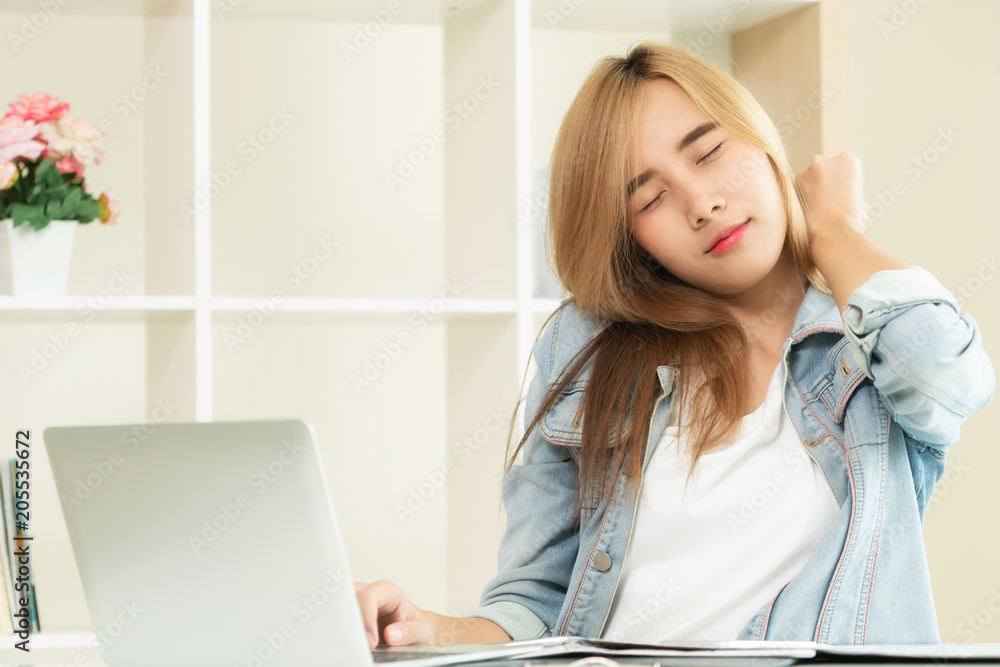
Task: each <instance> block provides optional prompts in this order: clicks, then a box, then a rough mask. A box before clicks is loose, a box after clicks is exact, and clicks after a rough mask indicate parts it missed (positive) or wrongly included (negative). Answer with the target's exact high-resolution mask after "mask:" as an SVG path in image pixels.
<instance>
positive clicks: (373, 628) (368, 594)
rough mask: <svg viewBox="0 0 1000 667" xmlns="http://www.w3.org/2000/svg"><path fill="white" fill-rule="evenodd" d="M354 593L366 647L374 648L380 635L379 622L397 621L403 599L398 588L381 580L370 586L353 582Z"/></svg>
mask: <svg viewBox="0 0 1000 667" xmlns="http://www.w3.org/2000/svg"><path fill="white" fill-rule="evenodd" d="M354 591H355V593H356V594H357V597H358V607H359V608H360V609H361V620H362V621H364V624H365V632H366V633H367V634H368V646H369V648H375V647H376V646H378V643H379V637H380V634H381V633H380V630H381V628H380V626H379V621H380V620H381V621H382V623H383V625H385V624H388V623H391V622H393V621H395V620H397V618H396V614H397V611H398V610H399V607H400V603H401V602H402V600H403V599H405V598H404V597H403V594H402V591H400V590H399V587H397V586H396V585H395V584H393V583H392V582H389V581H385V580H382V579H380V580H378V581H376V582H375V583H372V584H361V583H358V582H354ZM386 643H388V642H386Z"/></svg>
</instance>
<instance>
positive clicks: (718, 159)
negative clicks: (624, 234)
mask: <svg viewBox="0 0 1000 667" xmlns="http://www.w3.org/2000/svg"><path fill="white" fill-rule="evenodd" d="M637 129H638V132H637V136H636V144H635V145H634V147H633V151H632V165H633V170H632V172H631V175H630V179H629V182H630V185H629V189H630V190H631V191H632V192H631V195H630V196H629V200H628V211H629V228H630V229H631V230H632V234H633V235H634V236H635V238H636V240H637V241H638V242H639V245H641V246H642V247H643V248H644V249H645V250H646V252H648V253H649V254H650V255H652V256H653V257H654V258H655V259H656V260H657V261H659V263H660V264H661V265H662V266H663V267H664V268H665V269H667V271H669V272H670V273H671V274H673V275H674V276H676V277H677V278H679V279H681V280H682V281H684V282H686V283H688V284H689V285H692V286H694V287H697V288H699V289H702V290H704V291H706V292H709V293H712V294H715V295H718V296H725V295H737V294H739V293H741V292H744V291H745V290H748V289H750V288H752V287H753V286H754V285H756V284H757V283H759V282H760V281H761V280H762V279H763V278H764V277H765V276H767V275H768V274H769V273H770V272H771V271H772V269H774V268H775V265H776V264H777V262H778V258H779V255H781V251H782V248H783V247H784V241H785V231H786V228H787V225H788V220H787V216H786V214H785V209H784V206H783V204H782V201H781V191H780V189H779V188H778V183H777V181H776V179H775V176H774V172H773V170H772V169H771V165H770V162H769V161H768V159H767V155H766V154H765V153H764V152H763V151H761V150H759V149H757V148H756V147H754V146H751V145H749V144H747V143H746V142H744V141H742V140H740V139H738V138H737V137H735V136H734V135H732V134H730V133H729V132H727V131H726V130H724V129H722V128H721V127H716V128H714V129H712V128H711V124H710V121H709V119H708V117H706V116H705V114H704V113H702V112H701V110H700V109H699V108H698V107H697V105H695V103H694V101H693V100H692V99H691V98H690V97H689V96H688V94H687V93H686V92H684V89H683V88H681V87H680V86H679V85H677V84H676V83H675V82H674V81H672V80H669V79H656V80H654V81H651V82H649V83H647V84H646V86H645V89H644V96H643V101H642V103H641V105H640V108H639V116H638V128H637ZM741 225H742V227H740V228H739V229H737V231H736V232H735V234H734V235H733V236H731V237H729V239H728V240H727V241H724V242H722V243H720V244H719V245H717V246H715V247H714V249H713V244H714V243H715V240H716V239H717V238H718V237H719V235H720V234H723V233H725V232H727V231H728V230H730V229H732V228H734V227H737V226H741Z"/></svg>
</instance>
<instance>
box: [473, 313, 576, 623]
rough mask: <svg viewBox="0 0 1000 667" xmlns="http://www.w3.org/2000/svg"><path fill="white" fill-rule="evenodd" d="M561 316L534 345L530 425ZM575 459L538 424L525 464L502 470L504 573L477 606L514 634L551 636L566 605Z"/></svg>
mask: <svg viewBox="0 0 1000 667" xmlns="http://www.w3.org/2000/svg"><path fill="white" fill-rule="evenodd" d="M560 317H562V313H559V314H557V315H556V316H555V317H553V318H552V320H550V326H549V327H547V329H546V331H545V333H544V334H543V335H542V336H541V337H540V338H539V340H538V342H536V343H535V346H534V348H533V357H534V359H535V362H536V365H537V367H538V372H537V374H536V375H535V377H534V379H533V380H532V382H531V384H530V386H529V389H528V395H527V399H526V411H525V414H524V424H525V426H527V425H528V424H530V423H531V419H532V418H533V417H534V415H535V413H536V411H537V410H538V406H539V405H541V402H542V399H543V398H544V396H545V392H546V391H547V390H548V385H549V374H550V349H551V347H552V344H553V330H554V329H555V330H558V326H557V323H558V318H560ZM577 470H578V467H577V463H576V460H575V458H574V457H572V456H571V455H570V452H569V449H568V448H567V447H564V446H561V445H554V444H552V443H550V442H548V441H547V440H545V439H543V438H542V437H541V435H540V433H539V428H538V427H537V426H536V427H535V428H534V429H533V430H532V432H531V434H530V437H529V438H528V439H527V440H526V441H525V444H524V447H523V448H522V450H521V462H519V463H517V464H515V465H513V466H511V469H510V470H509V471H508V472H507V474H506V475H505V476H504V480H503V485H502V497H503V504H504V509H505V510H506V512H507V518H508V523H507V528H506V530H505V531H504V534H503V538H502V539H501V542H500V549H499V557H498V561H499V571H498V574H497V575H496V576H495V577H494V578H493V579H491V580H490V581H489V582H488V583H487V584H486V587H485V589H484V590H483V594H482V598H481V600H480V603H479V606H478V607H477V608H476V609H473V610H472V611H470V612H468V613H466V614H465V616H467V617H468V616H475V617H479V618H486V619H489V620H491V621H493V622H494V623H496V624H497V625H499V626H500V627H501V628H503V629H504V631H505V632H506V633H507V634H508V635H510V636H511V638H512V639H514V640H521V639H534V638H537V637H542V636H545V635H548V634H551V629H552V626H553V625H554V624H555V622H556V620H557V618H558V615H559V612H560V610H561V609H562V604H563V601H564V599H565V597H566V591H567V589H568V586H569V578H570V573H571V571H572V569H573V564H574V562H575V560H576V554H577V551H578V548H579V535H578V532H577V531H576V530H573V529H569V524H570V514H571V511H572V505H573V494H574V490H575V485H576V480H577Z"/></svg>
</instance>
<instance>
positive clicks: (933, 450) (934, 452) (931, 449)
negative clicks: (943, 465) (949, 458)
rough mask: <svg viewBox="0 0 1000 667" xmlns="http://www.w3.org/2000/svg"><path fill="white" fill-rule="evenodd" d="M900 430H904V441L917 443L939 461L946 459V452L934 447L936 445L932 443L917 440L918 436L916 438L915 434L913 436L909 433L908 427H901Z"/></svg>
mask: <svg viewBox="0 0 1000 667" xmlns="http://www.w3.org/2000/svg"><path fill="white" fill-rule="evenodd" d="M900 431H902V433H903V440H904V441H905V440H909V441H910V442H912V443H913V444H914V445H916V446H917V447H919V448H920V449H922V450H924V451H926V452H927V453H928V454H930V455H931V456H933V457H934V458H936V459H938V460H939V461H943V460H944V454H943V453H941V452H940V451H939V450H938V449H936V448H934V447H932V446H930V445H926V444H924V443H923V442H921V441H920V440H917V439H916V438H914V437H913V436H911V435H910V434H909V433H907V432H906V429H904V428H900Z"/></svg>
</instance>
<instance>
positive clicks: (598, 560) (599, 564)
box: [593, 551, 611, 572]
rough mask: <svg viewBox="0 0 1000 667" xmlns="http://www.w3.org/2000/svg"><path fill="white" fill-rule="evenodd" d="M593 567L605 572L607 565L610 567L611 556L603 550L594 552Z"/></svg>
mask: <svg viewBox="0 0 1000 667" xmlns="http://www.w3.org/2000/svg"><path fill="white" fill-rule="evenodd" d="M593 563H594V567H596V568H597V569H598V570H599V571H600V572H606V571H607V570H608V568H609V567H611V556H609V555H608V554H606V553H604V552H603V551H598V552H597V553H596V554H594V560H593Z"/></svg>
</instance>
